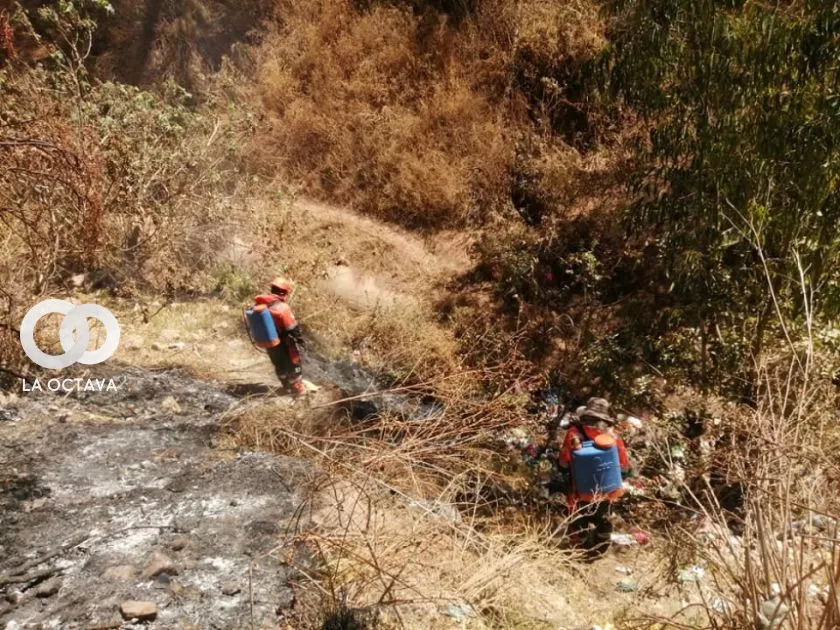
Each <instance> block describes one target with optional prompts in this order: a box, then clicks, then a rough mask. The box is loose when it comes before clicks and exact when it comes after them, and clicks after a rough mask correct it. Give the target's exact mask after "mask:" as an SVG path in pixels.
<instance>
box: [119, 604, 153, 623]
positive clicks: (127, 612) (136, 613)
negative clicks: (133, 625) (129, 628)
mask: <svg viewBox="0 0 840 630" xmlns="http://www.w3.org/2000/svg"><path fill="white" fill-rule="evenodd" d="M120 614H121V615H122V616H123V619H126V620H131V619H137V620H139V621H154V620H155V619H156V618H157V606H156V605H155V603H154V602H146V601H137V600H133V599H130V600H127V601H124V602H123V603H121V604H120Z"/></svg>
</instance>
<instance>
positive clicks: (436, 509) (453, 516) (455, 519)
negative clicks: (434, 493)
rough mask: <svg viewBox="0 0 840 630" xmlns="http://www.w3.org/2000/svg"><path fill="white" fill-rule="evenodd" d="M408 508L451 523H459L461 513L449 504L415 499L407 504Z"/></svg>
mask: <svg viewBox="0 0 840 630" xmlns="http://www.w3.org/2000/svg"><path fill="white" fill-rule="evenodd" d="M408 506H409V507H412V508H416V509H420V510H422V511H424V512H426V514H428V515H429V516H436V517H437V518H440V519H443V520H445V521H450V522H452V523H460V522H461V513H460V512H459V511H458V508H456V507H455V506H454V505H452V504H450V503H443V502H441V501H430V500H428V499H417V500H415V501H412V502H411V503H409V504H408Z"/></svg>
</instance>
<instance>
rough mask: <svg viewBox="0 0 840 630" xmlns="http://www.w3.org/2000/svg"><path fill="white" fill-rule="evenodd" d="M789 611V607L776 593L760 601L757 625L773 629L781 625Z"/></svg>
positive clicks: (766, 629) (767, 629) (768, 629)
mask: <svg viewBox="0 0 840 630" xmlns="http://www.w3.org/2000/svg"><path fill="white" fill-rule="evenodd" d="M789 612H790V608H788V607H787V606H786V605H785V604H783V603H782V601H781V599H780V598H779V596H778V595H777V596H775V597H773V598H771V599H768V600H766V601H764V602H762V604H761V606H760V608H759V611H758V625H759V626H760V627H761V628H763V629H765V630H775V629H776V628H778V627H780V626H781V625H782V622H783V621H784V619H785V617H786V616H787V614H788V613H789Z"/></svg>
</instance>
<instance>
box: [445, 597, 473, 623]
mask: <svg viewBox="0 0 840 630" xmlns="http://www.w3.org/2000/svg"><path fill="white" fill-rule="evenodd" d="M440 612H441V614H442V615H446V616H447V617H452V618H453V619H454V620H455V621H456V622H457V623H466V621H467V619H469V618H470V617H475V609H474V608H473V607H472V606H470V605H469V604H467V603H466V602H460V603H457V604H447V605H446V606H444V607H443V608H442V609H441V611H440Z"/></svg>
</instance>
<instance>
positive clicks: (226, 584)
mask: <svg viewBox="0 0 840 630" xmlns="http://www.w3.org/2000/svg"><path fill="white" fill-rule="evenodd" d="M97 376H98V377H99V378H103V377H108V378H110V377H113V378H114V379H115V383H116V384H117V385H118V388H119V391H117V392H93V393H81V394H78V395H76V394H74V395H70V396H66V395H63V394H62V395H58V394H51V393H48V392H43V393H32V394H30V395H28V396H25V397H21V398H17V399H13V400H6V401H5V403H4V404H3V418H4V421H3V422H0V470H2V471H3V472H2V474H0V515H2V519H3V523H2V526H1V527H0V576H4V575H5V576H8V575H10V574H13V573H18V572H19V569H15V567H16V566H18V565H20V564H21V563H26V562H28V561H31V560H33V559H37V558H38V556H40V555H41V554H44V553H45V552H46V551H49V550H50V549H53V548H54V547H55V546H56V545H62V544H65V543H68V542H70V543H76V544H75V546H73V547H72V548H70V549H67V550H66V551H64V552H62V553H59V554H57V555H56V556H55V557H53V558H49V559H45V560H44V561H43V562H34V563H32V566H31V567H29V568H28V569H27V570H26V571H24V573H30V572H34V571H44V572H46V573H50V575H48V576H45V577H44V578H43V579H42V578H38V579H35V580H32V581H29V582H24V583H21V584H14V585H7V586H6V593H7V597H8V599H9V600H10V601H9V603H6V604H5V606H3V605H2V604H0V626H2V627H5V628H8V629H10V630H11V629H13V628H28V627H34V626H35V625H36V624H39V623H40V624H43V626H41V627H53V628H86V627H90V626H97V625H103V624H105V625H108V624H111V625H110V627H117V626H119V624H120V621H121V619H120V614H119V612H118V606H119V604H120V602H122V601H124V600H146V601H151V602H154V603H155V604H156V605H157V609H158V618H157V621H156V622H155V623H153V624H152V625H151V626H147V627H151V628H155V627H160V628H164V627H169V628H171V627H179V628H189V627H195V628H211V627H212V628H239V627H242V624H243V623H244V622H250V621H251V620H253V622H254V624H255V627H276V624H277V623H278V620H280V619H282V618H283V615H284V611H285V610H287V609H288V608H289V607H290V606H291V604H292V602H293V599H294V592H293V590H292V589H291V588H290V583H291V581H292V580H293V579H294V577H295V576H294V575H293V574H292V573H291V571H290V569H289V568H288V563H287V561H286V560H288V554H294V553H295V550H294V548H293V547H290V546H285V547H284V545H283V541H284V535H283V534H284V531H286V529H287V528H290V527H291V525H293V524H294V522H295V521H296V519H297V518H298V515H297V512H296V510H297V508H298V506H299V505H300V502H301V500H302V496H301V494H300V492H299V490H298V489H300V488H301V487H302V486H303V485H304V484H303V481H304V480H305V478H306V477H307V475H308V474H309V470H308V467H307V466H306V465H305V464H304V463H302V462H299V461H295V460H290V459H287V458H282V457H276V456H270V455H266V454H262V453H251V452H231V451H225V450H222V449H219V448H216V447H217V442H218V438H217V435H218V432H219V423H220V421H221V419H222V418H223V417H224V414H225V413H227V412H228V411H230V410H231V409H233V408H234V407H236V406H237V405H239V404H240V401H238V400H237V399H236V398H234V397H233V396H231V395H229V394H226V393H224V392H223V391H222V390H221V389H220V388H218V387H217V386H215V385H214V384H212V383H205V382H201V381H196V380H194V379H191V378H188V377H186V376H184V375H183V374H181V373H180V372H178V371H164V372H158V373H155V372H150V371H145V370H140V369H136V368H128V369H125V370H122V371H118V372H115V373H111V374H98V375H97ZM155 552H157V553H161V554H164V555H165V556H167V557H168V558H169V559H170V560H171V562H172V567H171V570H168V571H167V572H166V573H164V574H161V575H159V576H158V577H156V578H155V579H149V578H147V577H145V576H144V575H143V571H144V570H145V569H146V568H147V567H148V565H149V563H150V562H152V561H153V560H154V558H155V556H154V554H155ZM284 558H285V559H284ZM2 579H3V578H2V577H0V582H2ZM39 589H41V590H42V591H44V592H48V591H54V592H53V593H52V594H50V595H43V592H39ZM18 598H19V599H21V601H20V602H19V603H17V605H14V603H15V602H16V601H17V599H18ZM252 601H253V604H252ZM124 627H130V626H129V625H125V626H124Z"/></svg>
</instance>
